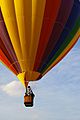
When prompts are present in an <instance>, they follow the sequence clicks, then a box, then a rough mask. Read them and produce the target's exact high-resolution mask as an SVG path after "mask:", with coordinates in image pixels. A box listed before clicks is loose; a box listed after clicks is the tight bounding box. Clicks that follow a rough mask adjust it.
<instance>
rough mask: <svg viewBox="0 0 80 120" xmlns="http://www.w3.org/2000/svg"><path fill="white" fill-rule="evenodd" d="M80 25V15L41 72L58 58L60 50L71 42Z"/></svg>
mask: <svg viewBox="0 0 80 120" xmlns="http://www.w3.org/2000/svg"><path fill="white" fill-rule="evenodd" d="M79 27H80V17H79V18H78V19H77V20H76V24H75V26H74V28H73V29H72V31H71V32H70V34H69V36H68V37H67V38H66V40H65V41H64V43H63V44H62V45H61V47H60V49H59V50H58V51H57V52H56V54H55V55H54V57H53V58H52V59H51V60H50V62H49V63H48V65H47V66H46V67H45V68H44V70H43V71H42V72H41V73H42V74H43V73H44V72H45V71H46V69H47V68H48V67H49V66H50V65H51V64H52V63H53V62H54V61H55V60H56V59H57V58H58V56H59V55H60V54H61V53H62V51H63V50H64V49H65V48H66V47H67V46H68V44H69V43H70V42H71V40H72V38H73V37H74V35H75V34H76V33H77V31H78V29H79Z"/></svg>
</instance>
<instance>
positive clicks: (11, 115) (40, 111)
mask: <svg viewBox="0 0 80 120" xmlns="http://www.w3.org/2000/svg"><path fill="white" fill-rule="evenodd" d="M30 85H31V87H32V89H33V91H34V93H35V95H36V97H35V105H34V107H33V108H25V107H24V105H23V95H24V92H25V90H24V87H23V86H22V84H21V83H20V82H19V81H18V79H17V78H16V76H14V75H13V74H12V73H11V72H10V71H8V70H7V68H5V67H4V66H3V65H2V64H1V63H0V120H6V119H7V120H80V39H79V40H78V42H77V44H76V45H75V46H74V48H73V49H72V50H71V51H70V52H69V53H68V55H67V56H66V57H65V58H64V59H63V60H62V61H61V62H60V63H59V64H58V65H56V66H55V67H54V68H53V69H52V70H51V71H50V72H48V73H47V74H46V75H45V76H44V77H43V78H42V79H41V80H40V81H38V82H34V83H30Z"/></svg>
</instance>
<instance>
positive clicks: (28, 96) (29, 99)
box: [24, 86, 35, 107]
mask: <svg viewBox="0 0 80 120" xmlns="http://www.w3.org/2000/svg"><path fill="white" fill-rule="evenodd" d="M34 97H35V95H34V93H33V92H32V90H31V87H30V86H27V87H26V92H25V95H24V105H25V106H26V107H32V106H33V102H34V101H33V100H34Z"/></svg>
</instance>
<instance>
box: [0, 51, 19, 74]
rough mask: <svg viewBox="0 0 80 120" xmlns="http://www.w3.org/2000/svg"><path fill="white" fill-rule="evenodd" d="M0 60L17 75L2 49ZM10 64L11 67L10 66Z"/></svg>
mask: <svg viewBox="0 0 80 120" xmlns="http://www.w3.org/2000/svg"><path fill="white" fill-rule="evenodd" d="M0 60H1V61H2V62H3V63H4V64H5V65H6V66H7V67H8V68H9V69H10V70H11V71H12V72H13V73H14V74H16V75H17V71H16V70H15V69H14V67H13V66H11V63H10V62H9V61H8V59H7V58H6V56H5V55H4V53H3V52H2V50H1V49H0ZM10 66H11V67H10Z"/></svg>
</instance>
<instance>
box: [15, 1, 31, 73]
mask: <svg viewBox="0 0 80 120" xmlns="http://www.w3.org/2000/svg"><path fill="white" fill-rule="evenodd" d="M14 5H15V11H16V18H17V24H18V30H19V36H20V42H21V48H22V54H23V58H24V63H25V71H27V70H29V69H28V68H29V67H28V66H29V63H28V58H29V48H30V41H31V30H32V0H14Z"/></svg>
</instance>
